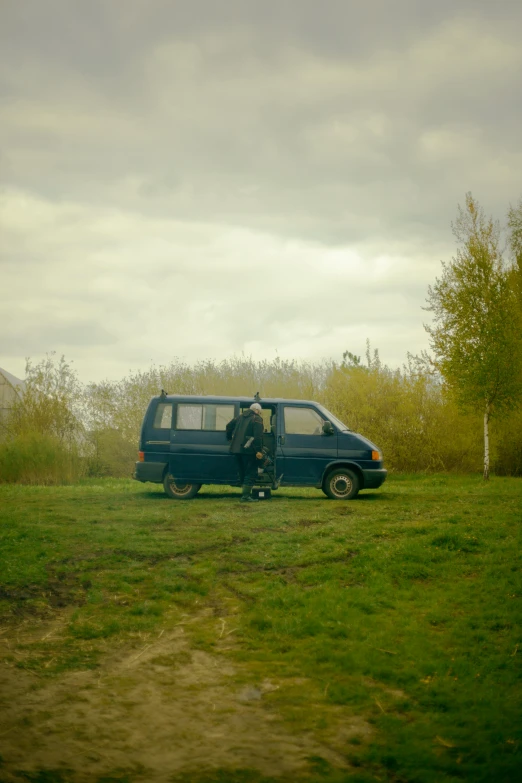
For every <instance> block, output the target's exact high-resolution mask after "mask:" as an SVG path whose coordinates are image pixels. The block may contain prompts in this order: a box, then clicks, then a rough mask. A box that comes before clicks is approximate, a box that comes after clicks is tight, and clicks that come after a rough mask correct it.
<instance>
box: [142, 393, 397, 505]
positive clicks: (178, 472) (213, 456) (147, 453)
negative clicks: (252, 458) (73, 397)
mask: <svg viewBox="0 0 522 783" xmlns="http://www.w3.org/2000/svg"><path fill="white" fill-rule="evenodd" d="M253 401H254V400H253V399H247V398H246V397H196V396H187V395H177V394H165V393H164V392H162V394H161V395H160V396H158V397H153V398H152V400H151V401H150V404H149V407H148V409H147V412H146V414H145V418H144V419H143V425H142V428H141V437H140V445H139V461H138V462H137V463H136V472H135V474H134V478H135V479H137V480H138V481H152V482H155V483H156V484H163V486H164V488H165V492H166V493H167V495H168V496H169V497H171V498H173V499H189V498H193V497H194V496H195V495H196V494H197V493H198V491H199V489H200V488H201V486H202V485H203V484H227V485H230V486H240V477H239V472H238V466H237V461H236V459H235V457H234V455H233V454H231V453H230V451H229V446H230V443H229V441H228V440H227V436H226V425H227V423H228V422H229V421H230V420H231V419H233V418H234V417H235V416H238V415H239V414H240V413H241V412H242V411H244V410H245V409H247V408H249V407H250V405H251V404H252V402H253ZM255 401H256V402H259V403H260V405H261V408H262V413H261V415H262V418H263V424H264V435H263V455H264V457H263V460H262V461H261V462H260V467H259V469H258V480H257V481H256V486H258V487H260V488H261V487H265V488H267V489H269V488H270V489H277V488H278V487H279V486H282V487H317V488H318V489H322V490H323V492H324V493H325V494H326V495H327V496H328V497H329V498H332V499H334V500H351V499H352V498H354V497H355V496H356V495H357V493H358V492H359V490H361V489H376V488H377V487H380V486H381V484H382V483H383V482H384V480H385V479H386V473H387V471H386V470H385V469H384V467H383V461H382V454H381V452H380V450H379V449H378V447H377V446H375V444H373V443H371V442H370V441H369V440H367V439H366V438H364V437H363V436H362V435H358V434H357V433H355V432H351V431H350V430H349V429H348V427H347V426H346V425H345V424H343V423H342V422H341V421H339V419H336V417H335V416H334V415H333V414H331V413H330V412H329V411H327V410H326V408H323V407H322V405H319V404H318V403H317V402H309V401H307V400H285V399H278V398H273V399H260V398H259V397H258V396H257V395H256V397H255ZM267 494H269V493H267Z"/></svg>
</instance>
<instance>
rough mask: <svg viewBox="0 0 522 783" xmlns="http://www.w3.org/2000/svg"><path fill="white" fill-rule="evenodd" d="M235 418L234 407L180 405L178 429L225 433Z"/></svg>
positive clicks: (177, 420)
mask: <svg viewBox="0 0 522 783" xmlns="http://www.w3.org/2000/svg"><path fill="white" fill-rule="evenodd" d="M233 418H234V406H233V405H185V404H183V403H180V404H179V405H178V413H177V419H176V429H178V430H211V431H214V432H216V431H219V432H221V431H224V430H225V428H226V426H227V424H228V422H229V421H230V420H231V419H233Z"/></svg>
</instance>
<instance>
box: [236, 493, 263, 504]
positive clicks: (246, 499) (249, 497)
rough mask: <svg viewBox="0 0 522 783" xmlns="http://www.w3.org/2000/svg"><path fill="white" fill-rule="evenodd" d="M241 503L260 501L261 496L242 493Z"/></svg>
mask: <svg viewBox="0 0 522 783" xmlns="http://www.w3.org/2000/svg"><path fill="white" fill-rule="evenodd" d="M239 502H240V503H259V498H253V497H252V495H246V496H245V495H242V496H241V499H240V501H239Z"/></svg>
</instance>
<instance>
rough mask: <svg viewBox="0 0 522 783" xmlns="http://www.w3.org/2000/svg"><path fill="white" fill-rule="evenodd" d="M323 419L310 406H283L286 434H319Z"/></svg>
mask: <svg viewBox="0 0 522 783" xmlns="http://www.w3.org/2000/svg"><path fill="white" fill-rule="evenodd" d="M322 431H323V420H322V418H321V417H320V416H319V414H318V413H317V411H314V410H313V409H312V408H290V407H285V432H286V434H287V435H321V433H322Z"/></svg>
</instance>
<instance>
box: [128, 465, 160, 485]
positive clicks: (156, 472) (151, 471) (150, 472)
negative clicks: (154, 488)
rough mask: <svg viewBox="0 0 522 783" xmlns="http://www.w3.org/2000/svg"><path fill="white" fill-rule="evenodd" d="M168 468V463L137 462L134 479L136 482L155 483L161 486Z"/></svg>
mask: <svg viewBox="0 0 522 783" xmlns="http://www.w3.org/2000/svg"><path fill="white" fill-rule="evenodd" d="M166 467H167V463H166V462H136V468H135V470H134V478H135V479H136V481H153V482H154V483H155V484H161V482H162V481H163V474H164V472H165V468H166Z"/></svg>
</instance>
